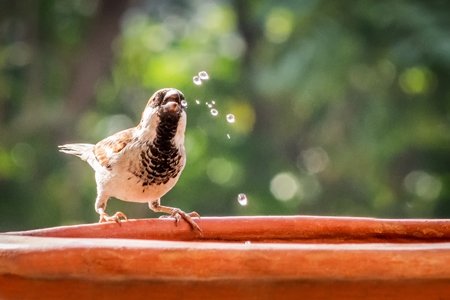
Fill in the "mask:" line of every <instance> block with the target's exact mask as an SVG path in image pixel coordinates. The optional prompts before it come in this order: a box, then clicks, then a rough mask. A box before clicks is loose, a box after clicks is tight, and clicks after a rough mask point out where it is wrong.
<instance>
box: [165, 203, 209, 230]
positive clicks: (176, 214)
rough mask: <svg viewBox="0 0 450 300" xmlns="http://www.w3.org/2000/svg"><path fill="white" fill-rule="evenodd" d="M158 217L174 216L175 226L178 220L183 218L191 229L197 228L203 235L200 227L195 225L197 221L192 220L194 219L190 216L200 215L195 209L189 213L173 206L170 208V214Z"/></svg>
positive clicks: (197, 216)
mask: <svg viewBox="0 0 450 300" xmlns="http://www.w3.org/2000/svg"><path fill="white" fill-rule="evenodd" d="M160 218H175V226H178V223H179V222H180V220H181V219H184V220H185V221H186V222H188V223H189V225H191V227H192V229H194V230H197V231H198V232H200V234H201V235H203V232H202V230H201V229H200V227H199V226H198V225H197V223H195V222H194V220H192V218H199V219H200V215H199V214H198V213H197V212H195V211H193V212H191V213H185V212H184V211H182V210H181V209H179V208H174V209H172V212H171V213H170V216H161V217H160Z"/></svg>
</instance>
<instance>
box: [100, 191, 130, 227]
mask: <svg viewBox="0 0 450 300" xmlns="http://www.w3.org/2000/svg"><path fill="white" fill-rule="evenodd" d="M108 199H109V197H100V196H97V199H96V200H95V211H96V212H97V213H98V214H99V215H100V221H99V223H103V222H116V223H117V224H119V225H121V223H120V222H121V220H120V218H124V219H125V220H127V216H125V214H124V213H122V212H120V211H118V212H116V213H115V214H114V215H113V216H109V215H108V214H107V213H105V209H106V202H108Z"/></svg>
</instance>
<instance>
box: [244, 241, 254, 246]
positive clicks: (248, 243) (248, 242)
mask: <svg viewBox="0 0 450 300" xmlns="http://www.w3.org/2000/svg"><path fill="white" fill-rule="evenodd" d="M251 243H252V242H250V241H246V242H245V243H244V244H246V245H250V244H251Z"/></svg>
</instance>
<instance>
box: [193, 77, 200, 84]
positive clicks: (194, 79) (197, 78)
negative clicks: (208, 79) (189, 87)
mask: <svg viewBox="0 0 450 300" xmlns="http://www.w3.org/2000/svg"><path fill="white" fill-rule="evenodd" d="M192 81H193V82H194V84H195V85H202V80H201V78H200V77H199V76H194V77H193V78H192Z"/></svg>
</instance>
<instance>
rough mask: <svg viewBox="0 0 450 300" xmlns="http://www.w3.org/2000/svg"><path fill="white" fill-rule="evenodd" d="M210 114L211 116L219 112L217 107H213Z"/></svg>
mask: <svg viewBox="0 0 450 300" xmlns="http://www.w3.org/2000/svg"><path fill="white" fill-rule="evenodd" d="M211 114H212V115H213V116H217V115H218V114H219V112H218V111H217V109H215V108H213V109H211Z"/></svg>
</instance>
